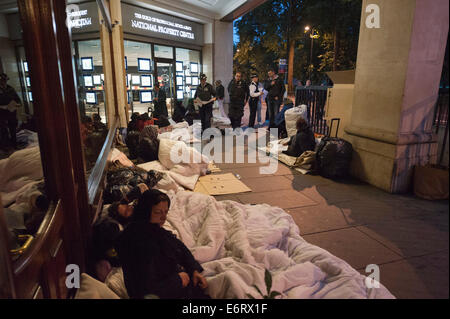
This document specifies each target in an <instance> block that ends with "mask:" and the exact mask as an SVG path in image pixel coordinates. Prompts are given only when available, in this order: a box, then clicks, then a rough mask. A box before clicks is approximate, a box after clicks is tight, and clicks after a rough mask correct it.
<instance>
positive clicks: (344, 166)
mask: <svg viewBox="0 0 450 319" xmlns="http://www.w3.org/2000/svg"><path fill="white" fill-rule="evenodd" d="M352 155H353V147H352V144H350V143H349V142H347V141H345V140H343V139H340V138H335V137H324V138H323V139H322V140H321V142H320V144H319V145H318V146H317V149H316V164H317V166H316V168H317V169H318V171H319V174H320V175H322V176H323V177H327V178H331V179H338V178H345V177H347V176H348V174H349V171H350V164H351V161H352Z"/></svg>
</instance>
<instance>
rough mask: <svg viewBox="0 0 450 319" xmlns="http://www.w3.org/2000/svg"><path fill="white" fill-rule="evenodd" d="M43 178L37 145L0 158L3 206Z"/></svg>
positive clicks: (0, 183)
mask: <svg viewBox="0 0 450 319" xmlns="http://www.w3.org/2000/svg"><path fill="white" fill-rule="evenodd" d="M43 178H44V174H43V171H42V163H41V153H40V150H39V146H35V147H30V148H26V149H23V150H20V151H17V152H14V153H13V154H12V155H11V156H10V157H8V158H6V159H3V160H0V195H1V197H2V205H3V207H5V206H8V205H10V204H12V203H13V202H15V200H16V198H17V197H19V196H20V195H21V194H23V193H25V192H28V191H29V190H30V189H31V188H33V187H35V185H36V184H37V183H38V182H39V181H41V180H42V179H43Z"/></svg>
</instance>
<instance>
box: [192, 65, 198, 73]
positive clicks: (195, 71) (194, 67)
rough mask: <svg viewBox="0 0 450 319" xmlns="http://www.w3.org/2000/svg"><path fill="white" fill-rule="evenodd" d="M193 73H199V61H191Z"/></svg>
mask: <svg viewBox="0 0 450 319" xmlns="http://www.w3.org/2000/svg"><path fill="white" fill-rule="evenodd" d="M191 73H198V63H194V62H191Z"/></svg>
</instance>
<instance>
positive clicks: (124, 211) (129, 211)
mask: <svg viewBox="0 0 450 319" xmlns="http://www.w3.org/2000/svg"><path fill="white" fill-rule="evenodd" d="M117 212H118V213H119V215H120V216H122V217H123V218H129V217H131V215H133V207H132V206H130V205H127V204H120V205H119V207H118V208H117Z"/></svg>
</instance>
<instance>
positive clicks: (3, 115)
mask: <svg viewBox="0 0 450 319" xmlns="http://www.w3.org/2000/svg"><path fill="white" fill-rule="evenodd" d="M8 80H9V78H8V76H7V75H6V74H5V73H2V74H0V121H1V122H0V124H1V125H2V126H3V124H6V127H7V128H8V131H9V141H10V143H11V146H12V147H14V148H16V147H17V142H16V131H17V125H18V121H17V109H18V107H19V106H20V104H21V101H20V98H19V96H18V95H17V93H16V91H15V90H14V89H13V88H12V87H11V86H9V85H8V84H7V82H8Z"/></svg>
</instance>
